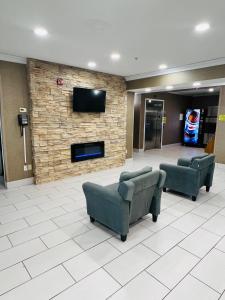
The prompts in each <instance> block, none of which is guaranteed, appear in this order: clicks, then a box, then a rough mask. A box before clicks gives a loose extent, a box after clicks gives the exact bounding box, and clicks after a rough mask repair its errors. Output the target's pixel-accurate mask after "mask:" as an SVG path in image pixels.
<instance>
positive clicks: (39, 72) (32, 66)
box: [28, 59, 127, 183]
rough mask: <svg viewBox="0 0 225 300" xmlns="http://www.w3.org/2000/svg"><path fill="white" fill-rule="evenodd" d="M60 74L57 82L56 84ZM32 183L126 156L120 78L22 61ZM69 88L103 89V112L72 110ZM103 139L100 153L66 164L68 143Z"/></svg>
mask: <svg viewBox="0 0 225 300" xmlns="http://www.w3.org/2000/svg"><path fill="white" fill-rule="evenodd" d="M58 77H59V78H63V80H64V85H63V86H62V87H60V86H57V85H56V79H57V78H58ZM28 79H29V88H30V97H31V132H32V150H33V161H34V177H35V182H36V183H43V182H48V181H52V180H57V179H61V178H65V177H67V176H75V175H80V174H85V173H88V172H93V171H97V170H102V169H108V168H113V167H117V166H121V165H123V164H124V162H125V156H126V109H127V103H126V97H125V96H126V92H125V89H126V87H125V81H124V79H123V78H122V77H119V76H114V75H108V74H104V73H100V72H94V71H89V70H84V69H79V68H74V67H69V66H65V65H59V64H54V63H48V62H43V61H38V60H34V59H29V60H28ZM73 87H86V88H94V89H104V90H106V95H107V97H106V112H105V113H77V112H73V111H72V90H73ZM102 140H103V141H105V157H104V158H99V159H93V160H88V161H83V162H76V163H71V154H70V145H71V144H73V143H82V142H93V141H102Z"/></svg>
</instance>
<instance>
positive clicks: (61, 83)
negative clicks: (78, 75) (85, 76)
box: [56, 78, 63, 86]
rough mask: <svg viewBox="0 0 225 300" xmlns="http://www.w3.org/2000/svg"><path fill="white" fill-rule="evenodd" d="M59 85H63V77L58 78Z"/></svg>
mask: <svg viewBox="0 0 225 300" xmlns="http://www.w3.org/2000/svg"><path fill="white" fill-rule="evenodd" d="M56 83H57V85H61V86H62V85H63V79H62V78H57V80H56Z"/></svg>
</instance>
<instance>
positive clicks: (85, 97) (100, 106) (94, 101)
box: [73, 88, 106, 112]
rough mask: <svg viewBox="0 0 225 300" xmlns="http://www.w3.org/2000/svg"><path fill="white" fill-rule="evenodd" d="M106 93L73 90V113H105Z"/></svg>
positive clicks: (90, 90) (81, 89) (94, 90)
mask: <svg viewBox="0 0 225 300" xmlns="http://www.w3.org/2000/svg"><path fill="white" fill-rule="evenodd" d="M105 98H106V91H102V90H97V89H85V88H73V111H77V112H105Z"/></svg>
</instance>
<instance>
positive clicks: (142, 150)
mask: <svg viewBox="0 0 225 300" xmlns="http://www.w3.org/2000/svg"><path fill="white" fill-rule="evenodd" d="M133 150H134V152H144V151H145V150H144V149H137V148H134V149H133Z"/></svg>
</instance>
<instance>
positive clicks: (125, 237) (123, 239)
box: [120, 234, 127, 242]
mask: <svg viewBox="0 0 225 300" xmlns="http://www.w3.org/2000/svg"><path fill="white" fill-rule="evenodd" d="M120 238H121V241H122V242H125V241H126V239H127V234H126V235H122V234H121V236H120Z"/></svg>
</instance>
